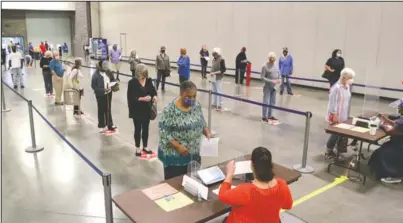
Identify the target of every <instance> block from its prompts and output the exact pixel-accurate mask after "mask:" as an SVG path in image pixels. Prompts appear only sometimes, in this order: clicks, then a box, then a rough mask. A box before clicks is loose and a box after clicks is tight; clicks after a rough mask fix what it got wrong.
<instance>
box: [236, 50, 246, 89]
mask: <svg viewBox="0 0 403 223" xmlns="http://www.w3.org/2000/svg"><path fill="white" fill-rule="evenodd" d="M246 65H248V59H247V58H246V47H242V49H241V52H239V53H238V55H237V56H236V59H235V83H236V84H238V83H240V84H243V80H244V79H245V72H246ZM238 78H239V80H238Z"/></svg>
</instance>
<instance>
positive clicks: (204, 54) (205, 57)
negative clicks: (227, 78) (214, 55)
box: [200, 45, 210, 79]
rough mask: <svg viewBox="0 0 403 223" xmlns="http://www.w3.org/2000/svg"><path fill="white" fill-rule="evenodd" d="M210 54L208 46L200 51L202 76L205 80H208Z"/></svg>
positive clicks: (204, 46)
mask: <svg viewBox="0 0 403 223" xmlns="http://www.w3.org/2000/svg"><path fill="white" fill-rule="evenodd" d="M209 56H210V55H209V52H208V50H207V48H206V45H203V46H202V49H201V50H200V65H201V75H202V78H203V79H206V78H207V65H208V57H209Z"/></svg>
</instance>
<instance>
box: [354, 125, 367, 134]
mask: <svg viewBox="0 0 403 223" xmlns="http://www.w3.org/2000/svg"><path fill="white" fill-rule="evenodd" d="M350 130H351V131H355V132H359V133H366V132H368V131H369V129H367V128H363V127H359V126H355V127H354V128H352V129H350Z"/></svg>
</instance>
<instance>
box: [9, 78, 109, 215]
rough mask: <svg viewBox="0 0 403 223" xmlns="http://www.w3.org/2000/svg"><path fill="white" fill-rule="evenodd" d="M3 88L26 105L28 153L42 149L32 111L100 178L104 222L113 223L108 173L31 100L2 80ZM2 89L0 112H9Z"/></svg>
mask: <svg viewBox="0 0 403 223" xmlns="http://www.w3.org/2000/svg"><path fill="white" fill-rule="evenodd" d="M1 82H2V84H3V86H6V87H7V88H8V89H9V90H11V91H12V92H14V93H15V94H16V95H18V96H19V97H20V98H21V99H22V100H24V101H25V102H27V103H28V113H29V121H30V129H31V131H30V132H31V141H32V146H29V147H28V148H27V149H25V151H26V152H28V153H36V152H40V151H42V150H43V149H44V147H43V146H40V145H37V144H36V138H35V126H34V117H33V112H32V111H33V110H34V111H35V112H36V113H37V114H38V115H39V117H41V118H42V119H43V121H44V122H45V123H46V124H47V125H48V126H49V127H50V128H51V129H52V130H53V131H54V132H55V133H56V134H57V135H58V136H59V137H60V138H61V139H62V140H63V141H64V142H65V143H66V144H67V145H69V147H70V148H71V149H72V150H73V151H74V152H75V153H76V154H77V155H78V156H79V157H80V158H81V159H82V160H83V161H84V162H85V163H86V164H88V166H90V167H91V168H92V169H93V170H94V171H95V172H96V173H97V174H98V175H100V176H101V177H102V185H103V187H104V202H105V214H106V222H107V223H113V212H112V189H111V185H112V177H111V174H109V173H104V172H102V171H101V170H100V169H99V168H98V167H97V166H96V165H95V164H94V163H92V162H91V161H90V160H89V159H88V158H87V157H85V156H84V154H82V153H81V152H80V150H78V149H77V148H76V147H75V146H74V145H73V144H71V142H70V141H69V140H67V139H66V137H65V136H64V135H63V134H62V133H60V132H59V131H58V130H57V129H56V127H55V126H53V125H52V124H51V123H50V121H49V120H47V119H46V118H45V116H44V115H43V114H42V113H41V112H40V111H39V110H38V109H37V108H36V107H35V106H34V105H33V104H32V100H29V99H27V98H25V97H24V96H23V95H21V94H20V93H18V92H17V91H15V90H14V89H12V88H11V87H10V86H8V85H7V84H6V83H5V82H4V81H3V80H2V81H1ZM3 88H4V87H2V88H1V96H2V112H7V111H10V110H11V109H7V108H6V103H5V97H4V90H3Z"/></svg>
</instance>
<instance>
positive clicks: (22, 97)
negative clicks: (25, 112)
mask: <svg viewBox="0 0 403 223" xmlns="http://www.w3.org/2000/svg"><path fill="white" fill-rule="evenodd" d="M1 82H2V83H3V85H5V86H6V87H8V89H10V90H11V91H12V92H14V93H15V94H16V95H18V96H20V98H21V99H22V100H24V101H26V102H28V100H27V99H26V98H25V97H24V96H22V95H21V94H20V93H18V92H17V91H15V90H14V89H12V88H11V87H10V86H8V85H7V84H6V83H4V81H3V80H2V81H1Z"/></svg>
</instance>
